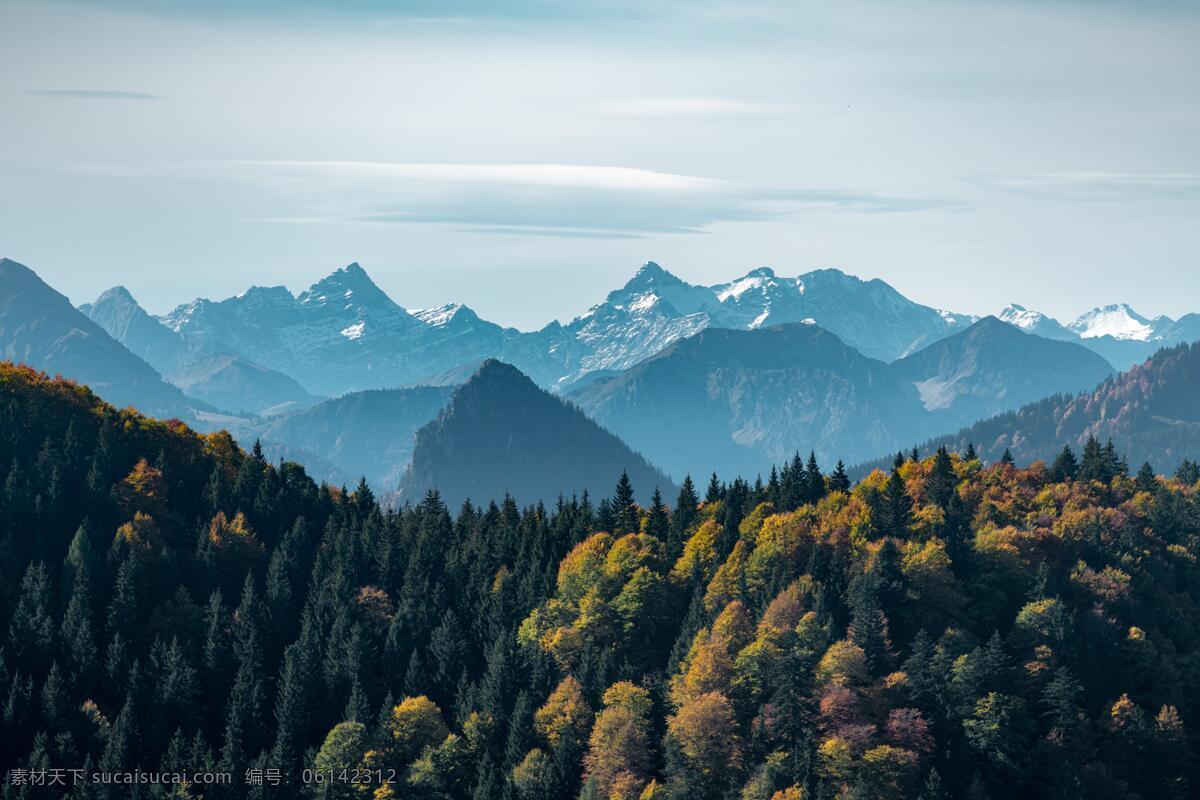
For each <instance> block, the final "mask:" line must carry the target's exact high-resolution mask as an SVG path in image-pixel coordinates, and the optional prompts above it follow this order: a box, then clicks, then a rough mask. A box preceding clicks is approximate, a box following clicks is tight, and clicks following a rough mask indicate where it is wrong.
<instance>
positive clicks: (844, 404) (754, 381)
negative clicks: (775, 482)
mask: <svg viewBox="0 0 1200 800" xmlns="http://www.w3.org/2000/svg"><path fill="white" fill-rule="evenodd" d="M569 397H570V399H571V400H573V401H575V402H577V403H578V404H579V405H580V407H581V408H582V409H583V410H584V411H585V412H587V413H588V414H589V415H590V416H592V417H593V418H594V419H596V420H597V421H598V422H599V423H600V424H602V425H604V426H605V427H607V428H609V429H610V430H612V431H613V432H615V433H616V434H617V435H619V436H621V437H622V438H623V439H624V440H625V441H627V442H629V443H630V444H631V445H632V446H633V447H636V448H638V449H639V450H640V451H641V452H643V453H645V454H646V455H647V457H648V458H650V459H651V460H652V461H654V462H655V463H658V464H661V465H662V466H663V468H664V469H666V470H667V471H668V472H669V473H670V474H671V475H672V476H673V477H675V478H676V479H681V478H682V477H683V475H684V474H687V473H691V474H692V475H693V476H697V475H705V474H707V473H708V472H709V471H711V470H712V469H714V468H718V467H719V468H720V469H721V471H722V472H723V473H726V474H735V473H740V474H743V475H747V476H753V475H755V474H764V475H765V474H766V472H767V471H768V470H769V469H770V467H771V465H772V464H776V463H779V462H781V461H783V460H784V459H786V458H788V457H790V456H791V455H792V453H793V452H794V451H795V450H797V449H801V450H805V451H807V450H809V449H813V450H816V452H817V455H818V457H820V458H821V459H822V460H824V461H827V462H828V461H834V460H836V459H838V458H847V457H849V458H852V459H853V458H861V457H862V456H861V455H860V454H864V453H871V454H874V453H879V452H883V451H886V450H889V449H894V448H895V447H898V446H900V444H901V443H903V442H912V441H914V440H919V439H920V438H922V437H923V436H925V435H927V431H929V430H931V428H929V427H927V426H926V419H927V417H928V416H929V415H928V412H926V410H925V409H924V408H923V407H922V405H921V401H920V397H919V396H918V393H917V390H916V388H915V387H913V386H912V384H911V383H908V382H906V381H902V380H899V379H897V378H895V377H893V375H892V374H891V373H890V371H889V369H888V366H887V365H886V364H884V363H882V362H880V361H876V360H874V359H870V358H867V357H866V356H863V355H862V354H861V353H859V352H857V351H856V350H854V349H853V348H851V347H849V346H848V345H846V344H845V343H844V342H842V341H841V340H840V339H839V338H838V337H837V336H835V335H833V334H832V333H830V332H828V331H826V330H823V329H822V328H819V327H817V326H814V325H807V324H803V323H799V324H790V325H780V326H774V327H770V328H764V329H760V330H751V331H735V330H728V329H720V328H709V329H708V330H705V331H703V332H701V333H699V334H697V335H695V336H693V337H691V338H689V339H685V340H682V341H679V342H676V343H675V344H673V345H671V346H670V347H669V348H667V349H666V350H664V351H662V352H661V353H659V354H658V355H656V356H654V357H652V358H650V359H647V360H646V361H644V362H642V363H641V364H638V365H637V366H636V367H634V368H632V369H630V370H628V371H626V372H623V373H621V374H619V375H617V376H615V377H611V378H607V379H600V380H596V381H594V382H592V383H589V384H588V385H586V386H583V387H581V388H580V389H579V390H577V391H576V392H572V393H571V394H570V395H569ZM914 434H915V438H914Z"/></svg>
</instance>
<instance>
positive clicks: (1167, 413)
mask: <svg viewBox="0 0 1200 800" xmlns="http://www.w3.org/2000/svg"><path fill="white" fill-rule="evenodd" d="M1197 397H1200V342H1198V343H1193V344H1190V345H1188V344H1181V345H1176V346H1174V347H1170V348H1164V349H1162V350H1159V351H1158V352H1156V353H1155V354H1154V355H1152V356H1151V357H1150V358H1149V359H1148V360H1147V361H1146V362H1144V363H1142V364H1139V365H1137V366H1135V367H1133V368H1132V369H1129V370H1127V371H1125V372H1122V373H1120V374H1118V375H1116V376H1114V377H1112V378H1109V379H1107V380H1105V381H1103V382H1102V383H1100V384H1099V385H1097V386H1095V387H1094V388H1092V389H1091V390H1089V391H1086V392H1082V393H1079V394H1059V395H1053V396H1051V397H1047V398H1044V399H1042V400H1039V401H1037V402H1034V403H1030V404H1028V405H1025V406H1022V407H1021V408H1020V409H1017V410H1015V411H1010V412H1007V413H1004V414H998V415H996V416H994V417H989V418H988V419H986V420H982V421H980V422H977V423H975V424H974V425H971V426H970V427H967V428H964V429H962V430H960V431H958V432H957V433H953V434H947V435H944V436H939V437H937V438H935V439H932V440H930V441H928V442H926V443H925V444H924V445H923V446H922V447H921V448H920V449H921V452H922V453H929V452H932V451H933V450H934V449H936V448H937V447H939V446H941V445H945V446H947V447H949V448H951V449H953V450H958V451H962V450H965V449H966V447H967V445H968V444H974V445H975V448H976V450H977V451H978V453H979V455H980V456H981V457H982V458H983V459H984V460H985V461H996V460H999V459H1000V457H1001V456H1002V455H1003V454H1004V451H1005V450H1006V449H1007V450H1009V451H1010V452H1011V453H1012V455H1013V457H1014V458H1015V459H1016V460H1017V463H1019V464H1027V463H1029V462H1032V461H1034V460H1037V459H1042V460H1044V461H1047V462H1049V461H1052V460H1053V459H1054V457H1055V456H1056V455H1058V453H1059V451H1060V450H1062V448H1063V446H1064V445H1069V446H1071V447H1072V448H1073V449H1074V450H1075V454H1076V456H1078V455H1079V454H1080V452H1081V450H1082V447H1083V444H1084V443H1085V442H1086V441H1087V439H1088V437H1089V436H1094V437H1096V438H1097V439H1098V440H1100V441H1101V442H1105V441H1107V440H1108V439H1112V441H1113V444H1114V445H1115V447H1116V450H1117V452H1118V453H1119V454H1121V455H1122V456H1124V457H1125V458H1126V459H1127V461H1128V463H1129V465H1130V468H1131V470H1132V471H1136V470H1137V468H1138V467H1139V466H1140V465H1141V464H1142V463H1143V462H1149V463H1150V464H1151V465H1152V466H1153V467H1154V468H1155V469H1156V470H1158V471H1159V473H1166V474H1170V473H1171V472H1173V471H1174V470H1175V468H1176V467H1177V466H1178V465H1179V463H1180V462H1181V461H1183V459H1185V458H1188V459H1195V457H1196V453H1198V452H1200V403H1197V402H1196V398H1197ZM886 462H887V459H884V460H881V461H878V462H874V463H868V464H864V465H862V466H861V467H859V468H858V469H857V470H856V472H857V473H858V474H861V473H863V472H864V471H865V470H867V469H869V468H870V467H871V466H882V465H885V464H886Z"/></svg>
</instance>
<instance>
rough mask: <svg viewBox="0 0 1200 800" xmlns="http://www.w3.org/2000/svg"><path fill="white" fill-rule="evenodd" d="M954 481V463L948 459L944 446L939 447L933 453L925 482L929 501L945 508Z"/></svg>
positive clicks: (948, 454)
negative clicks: (931, 465)
mask: <svg viewBox="0 0 1200 800" xmlns="http://www.w3.org/2000/svg"><path fill="white" fill-rule="evenodd" d="M955 483H956V479H955V475H954V464H953V462H951V460H950V453H949V451H947V450H946V448H945V446H942V447H939V448H938V449H937V452H936V453H934V456H933V467H932V468H931V469H930V471H929V480H928V482H927V483H926V491H927V492H928V494H929V499H930V501H932V502H933V503H934V504H935V505H937V506H940V507H941V508H942V509H943V510H945V508H946V506H947V505H948V504H949V502H950V495H951V494H952V493H953V492H954V488H955Z"/></svg>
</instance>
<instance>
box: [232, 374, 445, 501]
mask: <svg viewBox="0 0 1200 800" xmlns="http://www.w3.org/2000/svg"><path fill="white" fill-rule="evenodd" d="M453 392H454V387H452V386H436V387H435V386H419V387H414V388H408V389H372V390H368V391H363V392H352V393H350V394H347V395H344V396H342V397H338V398H334V399H332V400H326V401H325V402H323V403H319V404H317V405H315V406H313V407H311V408H306V409H303V410H300V411H295V412H292V413H287V414H280V415H277V416H274V417H271V418H269V419H260V420H254V421H250V422H247V423H245V424H243V425H241V426H239V427H238V428H237V429H236V430H235V431H234V433H235V435H236V436H237V438H238V439H239V440H241V442H242V443H243V444H245V445H247V446H248V445H250V444H252V443H253V441H254V439H255V438H261V439H262V440H263V443H264V446H267V447H269V448H275V449H278V450H279V451H280V452H283V453H286V454H287V455H288V457H289V458H295V459H296V460H298V461H301V462H302V463H304V464H305V465H306V466H311V467H312V469H313V470H314V474H318V475H322V476H326V477H329V478H330V479H333V480H337V481H339V482H341V481H345V480H347V479H348V480H350V481H357V480H358V479H359V478H360V477H362V476H364V475H365V476H366V478H367V480H368V481H370V483H371V485H372V486H374V487H376V488H377V489H378V490H379V491H390V490H393V489H395V488H396V486H397V485H398V484H399V482H400V476H401V474H402V473H403V472H404V469H405V467H407V466H408V462H409V459H410V458H411V456H412V448H413V437H414V436H415V435H416V432H417V430H418V429H419V428H421V426H423V425H425V424H426V423H428V422H430V421H431V420H432V419H434V418H435V417H436V416H437V415H438V412H439V411H441V410H442V408H444V407H445V405H446V403H447V402H448V401H449V400H450V396H451V395H452V394H453ZM306 454H315V455H316V456H318V457H319V458H320V462H323V463H325V464H328V465H330V466H331V467H332V468H333V469H335V470H336V472H330V470H328V469H324V468H323V466H322V463H310V462H311V459H309V458H307V457H306ZM327 473H329V474H327ZM347 476H349V477H348V478H347Z"/></svg>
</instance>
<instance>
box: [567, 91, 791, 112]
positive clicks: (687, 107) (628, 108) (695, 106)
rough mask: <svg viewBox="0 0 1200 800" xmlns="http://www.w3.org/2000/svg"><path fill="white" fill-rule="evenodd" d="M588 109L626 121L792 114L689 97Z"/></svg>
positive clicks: (749, 104)
mask: <svg viewBox="0 0 1200 800" xmlns="http://www.w3.org/2000/svg"><path fill="white" fill-rule="evenodd" d="M589 108H590V110H591V111H593V112H595V113H598V114H611V115H614V116H627V117H718V116H766V115H772V114H785V113H788V112H789V111H791V110H792V109H791V108H789V107H788V106H786V105H782V104H777V103H759V102H752V101H748V100H738V99H735V98H730V97H708V96H689V95H674V96H666V97H630V98H624V99H620V100H610V101H607V102H602V103H595V104H593V105H591V106H590V107H589Z"/></svg>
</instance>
